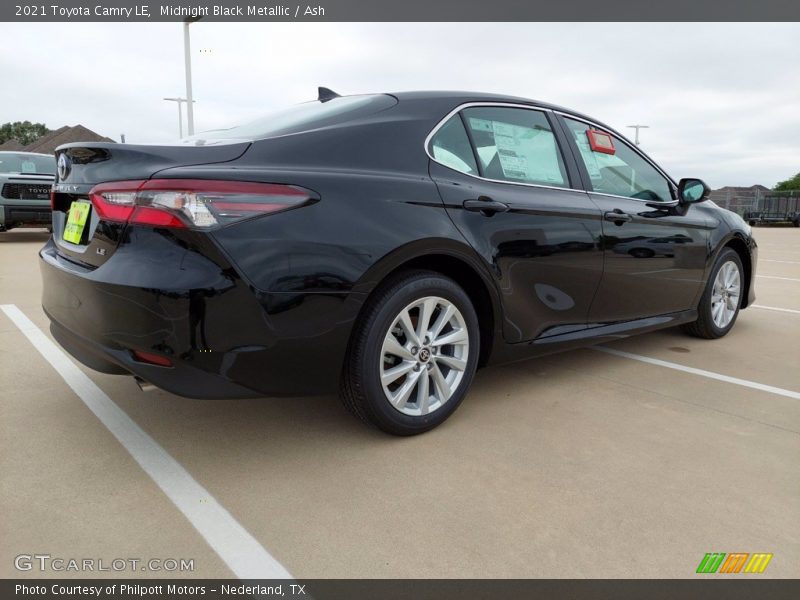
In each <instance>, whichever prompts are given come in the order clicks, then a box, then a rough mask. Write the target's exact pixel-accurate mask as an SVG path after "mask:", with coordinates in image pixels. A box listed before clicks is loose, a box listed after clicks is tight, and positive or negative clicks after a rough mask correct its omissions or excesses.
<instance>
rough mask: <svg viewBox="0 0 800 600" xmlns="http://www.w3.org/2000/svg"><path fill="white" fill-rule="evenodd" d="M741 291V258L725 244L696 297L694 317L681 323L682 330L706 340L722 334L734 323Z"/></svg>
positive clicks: (742, 275)
mask: <svg viewBox="0 0 800 600" xmlns="http://www.w3.org/2000/svg"><path fill="white" fill-rule="evenodd" d="M744 292H745V288H744V269H743V268H742V261H741V259H740V258H739V255H738V254H737V253H736V251H735V250H733V249H732V248H725V249H723V251H722V252H721V253H720V255H719V256H718V257H717V260H716V262H715V263H714V268H713V269H712V270H711V275H710V277H709V278H708V282H707V283H706V289H705V291H704V292H703V297H702V298H700V303H699V304H698V306H697V313H698V318H697V321H695V322H694V323H688V324H687V325H684V326H683V328H684V330H685V331H686V332H687V333H689V334H690V335H693V336H695V337H700V338H705V339H707V340H713V339H717V338H721V337H722V336H724V335H726V334H727V333H728V332H729V331H730V330H731V329H733V326H734V325H735V324H736V318H737V317H738V316H739V308H740V307H741V305H742V298H743V294H744Z"/></svg>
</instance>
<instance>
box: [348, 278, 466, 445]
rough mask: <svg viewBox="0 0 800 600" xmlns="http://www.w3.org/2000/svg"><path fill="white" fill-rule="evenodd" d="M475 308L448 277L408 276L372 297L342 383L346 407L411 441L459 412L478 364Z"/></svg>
mask: <svg viewBox="0 0 800 600" xmlns="http://www.w3.org/2000/svg"><path fill="white" fill-rule="evenodd" d="M479 336H480V334H479V330H478V318H477V315H476V314H475V309H474V307H473V306H472V303H471V301H470V299H469V296H467V294H466V293H465V292H464V290H463V289H462V288H461V287H460V286H459V285H458V284H457V283H456V282H455V281H453V280H452V279H450V278H448V277H445V276H443V275H441V274H439V273H435V272H433V271H410V272H407V273H404V274H402V275H400V276H399V277H396V278H394V279H392V280H391V281H389V282H387V283H386V284H384V285H383V286H382V287H381V288H380V289H379V290H377V291H376V293H375V296H374V297H373V298H371V299H370V301H369V304H368V305H367V306H366V307H365V310H364V314H363V316H362V317H361V319H360V320H359V323H357V325H356V328H355V330H354V332H353V337H352V339H351V341H350V347H349V348H348V353H347V358H346V361H345V365H344V371H343V373H342V381H341V397H342V401H343V403H344V405H345V406H346V407H347V408H348V409H349V410H350V411H351V412H352V413H354V414H355V415H356V416H357V417H359V418H360V419H362V420H363V421H365V422H367V423H369V424H371V425H374V426H375V427H378V428H379V429H381V430H383V431H385V432H387V433H391V434H394V435H415V434H418V433H423V432H425V431H429V430H430V429H433V428H434V427H436V426H438V425H440V424H441V423H443V422H444V421H445V420H446V419H447V418H448V417H449V416H450V415H451V414H453V412H454V411H455V410H456V408H458V405H459V404H460V403H461V401H462V400H463V399H464V396H465V395H466V393H467V390H468V388H469V386H470V384H471V383H472V378H473V376H474V374H475V369H476V367H477V364H478V354H479V351H480V337H479Z"/></svg>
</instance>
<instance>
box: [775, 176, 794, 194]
mask: <svg viewBox="0 0 800 600" xmlns="http://www.w3.org/2000/svg"><path fill="white" fill-rule="evenodd" d="M773 189H774V190H775V191H776V192H783V191H787V190H800V173H798V174H797V175H795V176H794V177H792V178H791V179H787V180H786V181H780V182H778V184H777V185H776V186H775V187H774V188H773Z"/></svg>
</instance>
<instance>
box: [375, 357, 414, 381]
mask: <svg viewBox="0 0 800 600" xmlns="http://www.w3.org/2000/svg"><path fill="white" fill-rule="evenodd" d="M415 364H416V363H414V362H411V361H408V360H406V361H403V362H401V363H400V364H399V365H397V366H396V367H392V368H391V369H388V370H387V371H384V372H383V375H381V383H382V384H383V385H390V384H391V383H393V382H395V381H397V380H398V379H399V378H400V377H402V376H403V375H405V374H406V373H408V372H409V371H410V370H411V369H413V368H414V365H415Z"/></svg>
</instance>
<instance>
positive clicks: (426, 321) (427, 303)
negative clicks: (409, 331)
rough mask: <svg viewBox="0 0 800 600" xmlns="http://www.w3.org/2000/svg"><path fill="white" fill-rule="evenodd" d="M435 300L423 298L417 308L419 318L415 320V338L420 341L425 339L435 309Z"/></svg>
mask: <svg viewBox="0 0 800 600" xmlns="http://www.w3.org/2000/svg"><path fill="white" fill-rule="evenodd" d="M436 304H437V301H436V298H425V300H423V301H422V306H420V307H419V317H418V318H417V338H419V339H420V340H423V341H424V339H425V337H426V334H427V332H428V326H429V325H430V321H431V316H432V315H433V311H434V310H435V309H436Z"/></svg>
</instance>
